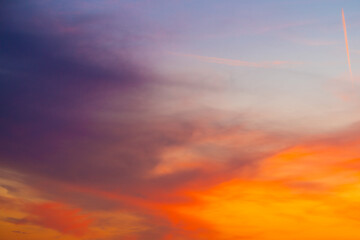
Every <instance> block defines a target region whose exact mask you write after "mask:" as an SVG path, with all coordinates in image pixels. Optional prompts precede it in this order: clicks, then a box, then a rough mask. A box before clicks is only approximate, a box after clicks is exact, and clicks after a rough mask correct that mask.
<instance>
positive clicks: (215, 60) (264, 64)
mask: <svg viewBox="0 0 360 240" xmlns="http://www.w3.org/2000/svg"><path fill="white" fill-rule="evenodd" d="M168 53H169V54H171V55H177V56H182V57H188V58H193V59H196V60H199V61H201V62H208V63H216V64H221V65H229V66H242V67H254V68H270V67H277V66H288V65H296V64H302V63H301V62H291V61H279V60H275V61H264V62H249V61H242V60H237V59H229V58H219V57H209V56H200V55H195V54H187V53H179V52H168Z"/></svg>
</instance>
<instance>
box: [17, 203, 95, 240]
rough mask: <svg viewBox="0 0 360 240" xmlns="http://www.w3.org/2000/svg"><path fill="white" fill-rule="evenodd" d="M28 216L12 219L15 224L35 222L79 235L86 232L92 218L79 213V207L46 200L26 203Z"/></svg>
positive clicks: (62, 231) (65, 232)
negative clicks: (44, 201)
mask: <svg viewBox="0 0 360 240" xmlns="http://www.w3.org/2000/svg"><path fill="white" fill-rule="evenodd" d="M26 212H27V213H28V216H27V217H25V218H23V219H17V220H16V219H14V221H12V223H15V224H35V225H39V226H42V227H45V228H50V229H54V230H57V231H59V232H61V233H64V234H70V235H74V236H77V237H81V236H83V235H85V234H86V233H88V231H89V226H90V224H91V223H92V222H93V219H92V218H91V217H90V216H89V215H86V214H81V210H80V209H76V208H70V207H69V206H66V205H64V204H62V203H55V202H46V203H33V204H28V205H27V207H26Z"/></svg>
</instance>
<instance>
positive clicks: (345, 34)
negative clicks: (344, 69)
mask: <svg viewBox="0 0 360 240" xmlns="http://www.w3.org/2000/svg"><path fill="white" fill-rule="evenodd" d="M341 15H342V23H343V29H344V37H345V46H346V55H347V60H348V65H349V74H350V79H351V81H353V74H352V70H351V62H350V53H349V43H348V38H347V31H346V22H345V15H344V9H341Z"/></svg>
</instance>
